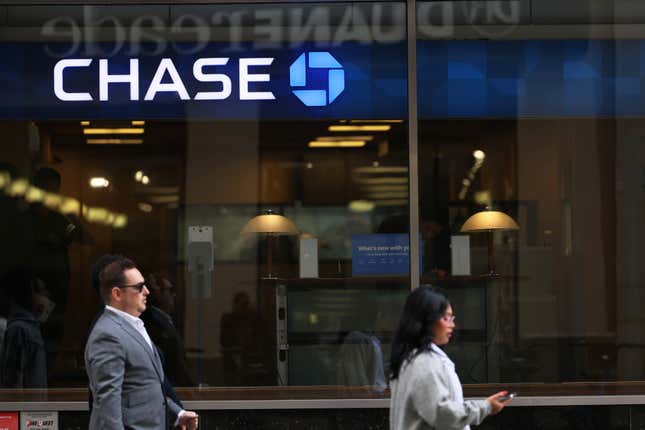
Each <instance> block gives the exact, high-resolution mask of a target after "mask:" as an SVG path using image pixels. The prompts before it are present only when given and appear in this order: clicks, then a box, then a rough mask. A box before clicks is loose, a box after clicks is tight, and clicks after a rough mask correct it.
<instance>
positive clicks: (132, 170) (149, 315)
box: [0, 3, 409, 392]
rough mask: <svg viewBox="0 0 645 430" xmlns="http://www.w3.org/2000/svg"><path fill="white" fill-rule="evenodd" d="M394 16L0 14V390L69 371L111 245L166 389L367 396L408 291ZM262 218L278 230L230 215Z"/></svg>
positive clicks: (377, 382) (227, 9)
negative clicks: (138, 275)
mask: <svg viewBox="0 0 645 430" xmlns="http://www.w3.org/2000/svg"><path fill="white" fill-rule="evenodd" d="M36 9H37V10H36ZM36 12H38V13H36ZM404 18H405V8H404V4H402V3H359V4H353V3H352V4H350V3H329V4H315V3H307V4H288V5H284V4H263V5H261V6H258V5H242V4H241V5H170V6H139V7H137V8H126V7H125V6H124V7H121V6H59V7H45V6H43V7H37V6H33V7H32V6H29V7H26V6H25V7H19V6H16V7H10V13H9V18H8V19H9V20H10V23H9V24H10V26H13V27H17V28H16V29H15V31H12V30H7V31H6V32H3V35H4V36H5V37H4V39H3V40H2V41H1V42H0V52H1V53H2V55H3V57H4V58H12V61H10V62H7V61H5V62H4V63H3V65H2V66H0V74H2V79H0V80H1V82H2V83H1V84H0V85H1V86H2V94H3V98H2V101H0V104H2V109H1V112H2V113H1V114H0V115H1V117H2V120H1V121H0V129H1V130H2V136H3V144H2V145H1V149H0V154H1V155H0V157H1V158H0V160H1V162H2V164H1V165H0V170H1V171H2V175H1V176H0V185H1V191H2V193H1V197H2V207H3V210H2V211H1V215H0V217H1V218H2V221H1V222H0V226H1V227H0V228H2V230H3V233H2V237H3V238H5V240H4V243H5V246H4V252H3V255H2V258H1V260H2V268H1V271H2V276H3V277H2V279H3V282H2V293H3V296H2V308H3V309H2V311H3V312H2V319H3V321H4V323H5V326H6V329H5V330H4V333H5V342H4V343H3V350H2V354H0V356H1V357H2V364H1V366H2V369H0V370H2V385H3V387H8V388H14V387H15V388H52V387H84V386H86V385H87V378H86V375H85V372H84V368H83V366H84V365H83V350H84V343H85V339H86V338H87V335H88V330H89V327H90V324H91V321H92V320H93V319H94V317H95V315H96V314H97V312H99V310H100V309H101V303H100V299H99V296H98V294H97V292H96V291H95V290H94V289H93V287H92V284H91V269H92V265H93V263H94V262H95V261H96V260H97V259H98V258H99V257H100V256H102V255H104V254H123V255H125V256H128V257H130V258H132V259H133V260H134V261H135V262H136V263H137V265H138V267H139V268H140V270H141V272H142V274H143V275H144V276H145V278H146V283H147V285H148V288H149V289H150V291H151V295H150V299H149V300H148V310H147V311H146V314H144V316H143V317H142V318H143V319H144V320H145V321H146V324H147V327H148V331H149V333H150V335H151V337H152V338H153V340H154V341H155V342H156V343H157V345H158V346H159V348H160V349H161V350H162V352H163V355H164V357H165V371H166V373H167V376H168V378H169V379H170V380H171V381H172V382H173V384H174V385H175V386H177V387H195V386H199V387H200V388H202V389H204V388H207V387H222V386H226V387H234V386H259V385H263V386H287V385H340V386H368V387H372V388H376V389H377V391H379V392H382V391H383V389H384V387H385V383H386V381H385V377H384V373H385V371H384V366H385V364H386V363H385V362H386V359H387V357H388V356H389V350H388V345H389V342H390V338H391V333H392V331H393V329H394V326H395V324H396V319H397V318H398V315H399V312H400V307H401V303H402V300H403V299H404V297H405V295H406V294H407V291H408V290H409V277H408V274H409V240H408V233H409V228H408V224H409V210H408V206H409V199H408V145H407V134H406V133H407V128H406V121H405V120H406V115H407V96H406V94H407V93H406V88H407V75H406V69H405V67H404V66H403V67H402V65H405V64H406V61H407V60H406V58H407V56H406V44H405V21H404ZM18 27H19V28H18ZM267 214H270V215H271V216H276V215H280V216H282V217H284V218H282V220H283V222H284V223H286V224H285V225H288V226H287V227H286V228H283V229H277V230H275V229H273V228H274V227H271V226H263V225H260V227H258V226H255V227H254V228H250V227H249V225H250V223H251V222H255V221H257V219H256V218H255V217H257V216H260V215H267ZM285 316H286V319H285ZM21 319H22V320H25V321H26V320H28V324H29V328H30V330H29V335H30V336H33V339H31V340H33V343H32V344H33V345H36V346H35V348H36V350H34V351H27V350H26V348H27V347H26V346H25V344H24V342H23V343H21V340H20V339H17V338H16V336H15V327H16V324H18V323H16V321H20V320H21ZM32 323H33V324H32ZM23 340H24V339H23ZM31 340H30V342H31ZM16 351H19V352H20V353H23V354H27V355H25V357H28V360H26V361H21V362H16V359H14V358H15V357H17V355H16V354H17V352H16ZM29 354H31V355H29Z"/></svg>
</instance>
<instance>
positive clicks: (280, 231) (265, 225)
mask: <svg viewBox="0 0 645 430" xmlns="http://www.w3.org/2000/svg"><path fill="white" fill-rule="evenodd" d="M249 233H266V234H273V235H295V234H298V233H300V232H299V231H298V228H297V227H296V225H295V224H294V223H293V222H291V220H290V219H289V218H287V217H285V216H282V215H278V214H274V213H268V214H263V215H258V216H256V217H254V218H251V219H250V220H249V222H247V223H246V225H245V226H244V228H243V229H242V234H249Z"/></svg>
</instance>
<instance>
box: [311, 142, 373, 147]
mask: <svg viewBox="0 0 645 430" xmlns="http://www.w3.org/2000/svg"><path fill="white" fill-rule="evenodd" d="M363 146H365V141H364V140H338V141H336V142H321V141H318V140H314V141H311V142H309V147H310V148H362V147H363Z"/></svg>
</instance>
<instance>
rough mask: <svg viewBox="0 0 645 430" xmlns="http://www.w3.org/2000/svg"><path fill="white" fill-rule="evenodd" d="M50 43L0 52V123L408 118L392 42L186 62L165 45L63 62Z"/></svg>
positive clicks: (235, 52) (241, 51)
mask: <svg viewBox="0 0 645 430" xmlns="http://www.w3.org/2000/svg"><path fill="white" fill-rule="evenodd" d="M51 45H52V44H51V43H50V44H48V48H49V50H48V51H46V50H45V48H44V47H43V45H39V44H34V43H25V44H0V55H2V56H3V57H5V58H13V59H15V60H14V61H13V62H11V63H4V64H2V65H0V76H2V75H4V77H5V78H9V79H3V80H0V91H2V94H3V99H2V100H0V107H2V109H1V110H0V117H2V118H25V119H65V118H70V119H77V118H101V119H119V118H130V117H132V118H135V117H136V118H141V119H147V118H168V119H173V118H177V119H181V118H195V119H215V118H222V119H298V118H301V119H335V118H393V117H394V118H400V117H404V116H405V115H406V111H407V102H406V88H407V84H406V72H405V70H404V69H401V68H400V67H398V65H400V64H402V63H404V62H405V58H406V53H405V46H404V45H403V44H401V43H396V44H376V45H368V46H366V45H362V44H359V43H349V44H342V45H341V46H334V47H330V46H326V47H324V48H321V47H316V46H303V47H300V48H299V49H297V50H289V49H261V50H258V49H252V47H251V45H248V46H245V45H241V46H237V47H236V49H231V47H230V45H227V44H217V43H211V44H208V45H207V46H206V47H204V48H203V49H200V50H199V52H197V53H195V54H187V53H186V52H187V51H188V49H185V50H184V49H180V48H181V45H180V44H174V45H172V46H167V47H166V48H165V50H164V52H161V53H159V54H158V55H145V54H142V52H146V50H145V49H140V50H138V51H137V52H136V55H128V53H129V50H128V49H127V48H126V47H124V48H123V49H122V50H121V51H119V52H117V53H115V54H113V55H106V54H105V53H106V52H108V50H107V49H92V50H90V53H95V52H98V53H102V54H103V55H87V52H86V50H79V51H78V52H75V53H74V55H66V56H65V57H55V56H52V55H50V54H51V52H50V51H52V49H51ZM99 47H100V44H99ZM61 51H62V49H61ZM84 54H85V55H84ZM382 59H384V60H385V59H386V60H387V61H383V60H382ZM392 59H396V61H395V63H390V61H392ZM393 66H394V67H393ZM12 81H14V82H12Z"/></svg>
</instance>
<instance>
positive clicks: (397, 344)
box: [389, 287, 450, 380]
mask: <svg viewBox="0 0 645 430" xmlns="http://www.w3.org/2000/svg"><path fill="white" fill-rule="evenodd" d="M449 305H450V303H449V302H448V299H447V298H446V296H444V295H443V294H441V293H439V292H438V291H436V290H435V289H433V288H432V287H419V288H417V289H415V290H414V291H412V292H411V293H410V295H409V296H408V298H407V300H406V301H405V306H404V307H403V313H402V314H401V321H400V322H399V327H398V328H397V330H396V334H395V335H394V340H393V341H392V356H391V358H390V375H389V376H390V379H391V380H394V379H397V378H398V377H399V372H400V371H401V367H402V366H403V364H404V363H405V362H406V361H407V360H411V359H412V358H414V357H415V356H416V355H417V354H419V353H421V352H423V351H426V350H428V349H429V348H430V343H431V341H432V339H433V338H434V332H433V331H432V326H433V325H434V323H435V322H437V321H438V320H439V319H440V318H441V317H442V316H443V314H444V313H445V312H446V309H448V306H449Z"/></svg>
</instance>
